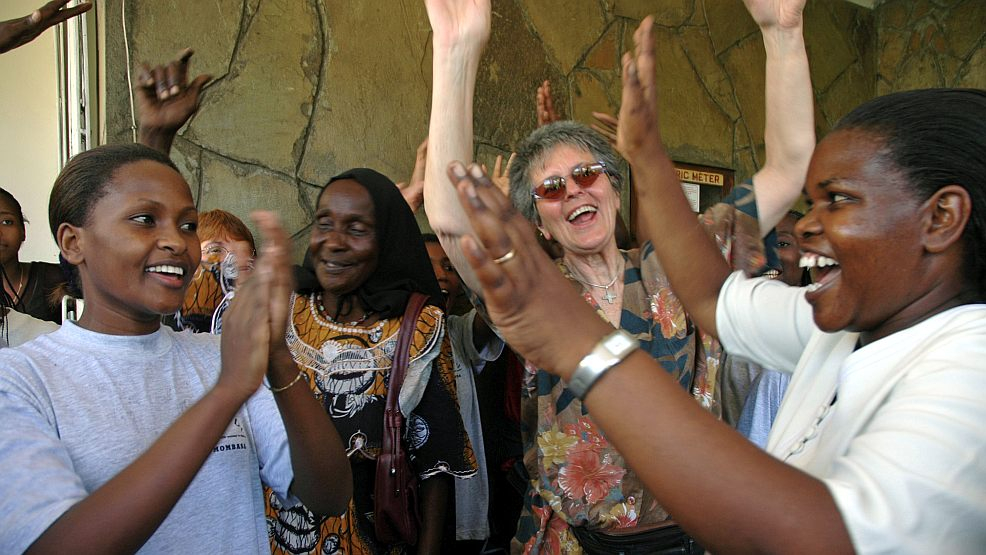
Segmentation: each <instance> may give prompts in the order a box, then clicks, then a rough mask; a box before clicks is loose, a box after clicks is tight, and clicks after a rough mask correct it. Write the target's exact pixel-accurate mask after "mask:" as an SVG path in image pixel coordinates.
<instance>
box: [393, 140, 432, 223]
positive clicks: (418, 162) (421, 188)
mask: <svg viewBox="0 0 986 555" xmlns="http://www.w3.org/2000/svg"><path fill="white" fill-rule="evenodd" d="M427 158H428V137H425V140H423V141H421V144H420V145H418V150H417V152H416V153H415V156H414V169H413V170H412V171H411V180H410V181H401V182H400V183H398V184H397V188H398V189H400V190H401V195H402V196H403V197H404V200H405V201H406V202H407V205H408V206H410V207H411V212H417V211H418V209H419V208H421V205H422V204H423V203H424V198H425V165H426V163H427Z"/></svg>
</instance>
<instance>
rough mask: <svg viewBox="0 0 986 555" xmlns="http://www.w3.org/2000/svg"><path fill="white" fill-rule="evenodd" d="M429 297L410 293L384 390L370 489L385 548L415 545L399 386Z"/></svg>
mask: <svg viewBox="0 0 986 555" xmlns="http://www.w3.org/2000/svg"><path fill="white" fill-rule="evenodd" d="M427 300H428V297H427V296H425V295H423V294H421V293H412V294H411V297H410V298H409V299H408V301H407V309H405V311H404V319H403V320H401V329H400V332H399V333H398V335H397V347H396V348H395V350H394V361H393V364H392V365H391V367H390V385H388V386H387V406H386V408H385V409H384V415H383V444H382V446H381V448H380V455H379V456H378V457H377V469H376V483H375V484H374V489H373V504H374V509H373V512H374V517H373V524H374V528H375V531H376V536H377V540H378V541H380V542H382V543H385V544H394V543H406V544H409V545H415V544H417V543H418V528H419V527H420V524H421V518H420V516H419V514H418V476H417V475H416V474H415V472H414V469H413V468H411V463H410V461H409V460H408V457H407V450H406V449H405V446H404V441H403V438H402V437H401V434H402V433H403V431H404V415H402V414H401V409H400V406H399V403H398V397H399V394H400V391H401V385H402V384H403V383H404V376H405V375H406V374H407V363H408V358H410V349H411V340H412V339H413V337H414V330H415V327H416V326H417V323H418V315H419V314H421V309H422V308H424V305H425V301H427Z"/></svg>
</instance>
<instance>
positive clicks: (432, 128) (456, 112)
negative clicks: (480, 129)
mask: <svg viewBox="0 0 986 555" xmlns="http://www.w3.org/2000/svg"><path fill="white" fill-rule="evenodd" d="M425 5H426V7H427V9H428V20H429V21H430V22H431V28H432V35H433V37H432V42H433V59H432V64H433V72H432V73H433V75H432V79H433V83H432V93H431V94H432V96H431V106H432V110H431V123H430V124H429V127H428V157H427V160H428V162H427V168H426V170H425V211H426V212H427V214H428V222H429V223H430V224H431V227H432V229H434V230H435V234H436V235H437V236H438V239H439V241H441V243H442V248H444V249H445V252H446V253H448V256H449V260H451V261H452V264H453V265H454V266H455V267H456V269H457V270H459V273H460V275H461V276H462V279H463V281H464V282H465V284H466V285H467V286H469V287H470V288H473V287H476V285H477V283H476V280H475V276H474V275H473V273H472V269H471V268H470V267H469V265H468V264H466V263H465V261H464V260H463V258H462V250H461V248H460V246H459V240H460V239H461V237H462V236H463V235H466V234H468V233H469V232H470V229H471V228H470V226H469V220H468V219H466V217H465V214H464V213H463V212H462V209H461V208H460V207H459V202H458V200H457V197H456V194H455V189H454V188H453V187H451V186H449V183H448V180H447V179H446V178H445V170H446V168H447V167H448V165H449V162H451V161H452V160H471V159H472V157H473V94H474V92H475V88H476V73H477V71H478V70H479V59H480V56H482V53H483V48H484V47H485V46H486V41H487V40H488V39H489V35H490V19H491V12H490V0H425Z"/></svg>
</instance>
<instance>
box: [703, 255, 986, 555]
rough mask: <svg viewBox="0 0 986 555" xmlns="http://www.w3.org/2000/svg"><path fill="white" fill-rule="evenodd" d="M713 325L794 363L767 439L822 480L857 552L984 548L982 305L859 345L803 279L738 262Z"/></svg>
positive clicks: (754, 350)
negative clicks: (828, 320)
mask: <svg viewBox="0 0 986 555" xmlns="http://www.w3.org/2000/svg"><path fill="white" fill-rule="evenodd" d="M716 325H717V327H718V330H719V337H720V339H721V341H722V344H723V346H724V347H725V348H726V349H727V350H728V351H729V352H731V353H733V354H735V355H738V356H742V357H744V358H748V359H751V360H754V361H756V362H759V363H761V364H763V365H764V366H767V367H770V368H776V369H778V370H784V371H793V372H794V374H793V376H792V379H791V384H790V386H789V388H788V391H787V395H786V397H785V398H784V401H783V402H782V403H781V407H780V410H779V412H778V414H777V419H776V420H775V422H774V428H773V430H772V431H771V434H770V439H769V441H768V444H767V450H768V451H769V452H770V453H771V454H772V455H774V456H775V457H777V458H779V459H781V460H784V461H786V462H788V463H789V464H791V465H793V466H795V467H798V468H800V469H802V470H804V471H805V472H807V473H809V474H811V475H812V476H815V477H816V478H818V479H820V480H822V481H823V482H825V484H826V486H827V487H828V489H829V492H830V493H831V494H832V497H833V499H834V500H835V503H836V505H837V506H838V507H839V511H840V512H841V513H842V518H843V521H844V522H845V524H846V528H847V529H848V531H849V535H850V537H851V538H852V542H853V546H854V547H855V549H856V551H857V552H859V553H894V554H904V553H914V554H928V553H983V552H984V551H986V305H965V306H960V307H957V308H953V309H951V310H948V311H946V312H943V313H941V314H937V315H935V316H932V317H931V318H928V319H927V320H924V321H923V322H921V323H919V324H916V325H914V326H912V327H910V328H907V329H905V330H902V331H900V332H897V333H895V334H893V335H890V336H888V337H885V338H883V339H880V340H879V341H875V342H873V343H870V344H868V345H866V346H864V347H861V348H859V349H856V343H857V336H858V334H856V333H849V332H839V333H824V332H822V331H820V330H819V329H818V328H817V327H816V326H815V325H814V322H813V320H812V311H811V307H810V305H809V304H808V303H807V301H805V298H804V290H802V289H797V288H791V287H788V286H786V285H784V284H783V283H778V282H774V281H770V280H766V279H760V278H754V279H748V278H745V277H743V276H742V274H739V273H735V274H733V275H732V276H730V277H729V279H728V280H727V281H726V283H725V284H724V285H723V288H722V291H721V292H720V295H719V304H718V309H717V313H716ZM833 400H834V402H833Z"/></svg>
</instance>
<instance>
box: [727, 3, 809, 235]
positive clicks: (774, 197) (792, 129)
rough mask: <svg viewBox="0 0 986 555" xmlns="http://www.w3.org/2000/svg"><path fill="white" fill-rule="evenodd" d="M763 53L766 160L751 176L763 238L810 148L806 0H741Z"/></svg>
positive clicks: (796, 183) (799, 177)
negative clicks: (757, 32)
mask: <svg viewBox="0 0 986 555" xmlns="http://www.w3.org/2000/svg"><path fill="white" fill-rule="evenodd" d="M744 1H745V3H746V7H747V9H748V10H749V11H750V15H752V16H753V19H754V20H755V21H756V22H757V25H758V26H759V27H760V32H761V34H762V35H763V45H764V50H765V51H766V54H767V63H766V74H767V81H766V84H765V92H764V94H765V96H766V120H765V122H764V125H765V127H764V145H765V147H766V160H765V162H764V165H763V167H762V168H760V171H758V172H757V173H756V174H754V176H753V186H754V189H755V190H756V194H757V211H758V212H759V214H760V229H761V232H762V234H764V235H765V234H766V233H767V232H768V231H770V230H771V229H773V228H774V226H776V225H777V223H778V222H780V221H781V218H783V217H784V214H786V213H787V211H788V209H789V208H790V207H791V205H792V204H794V201H795V200H797V198H798V195H800V194H801V190H802V189H803V188H804V183H805V175H806V174H807V172H808V162H809V161H810V160H811V153H812V151H813V150H814V149H815V112H814V104H813V101H812V89H811V76H810V75H809V73H808V55H807V53H806V52H805V41H804V33H803V29H802V25H803V21H802V12H803V10H804V7H805V0H744Z"/></svg>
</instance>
